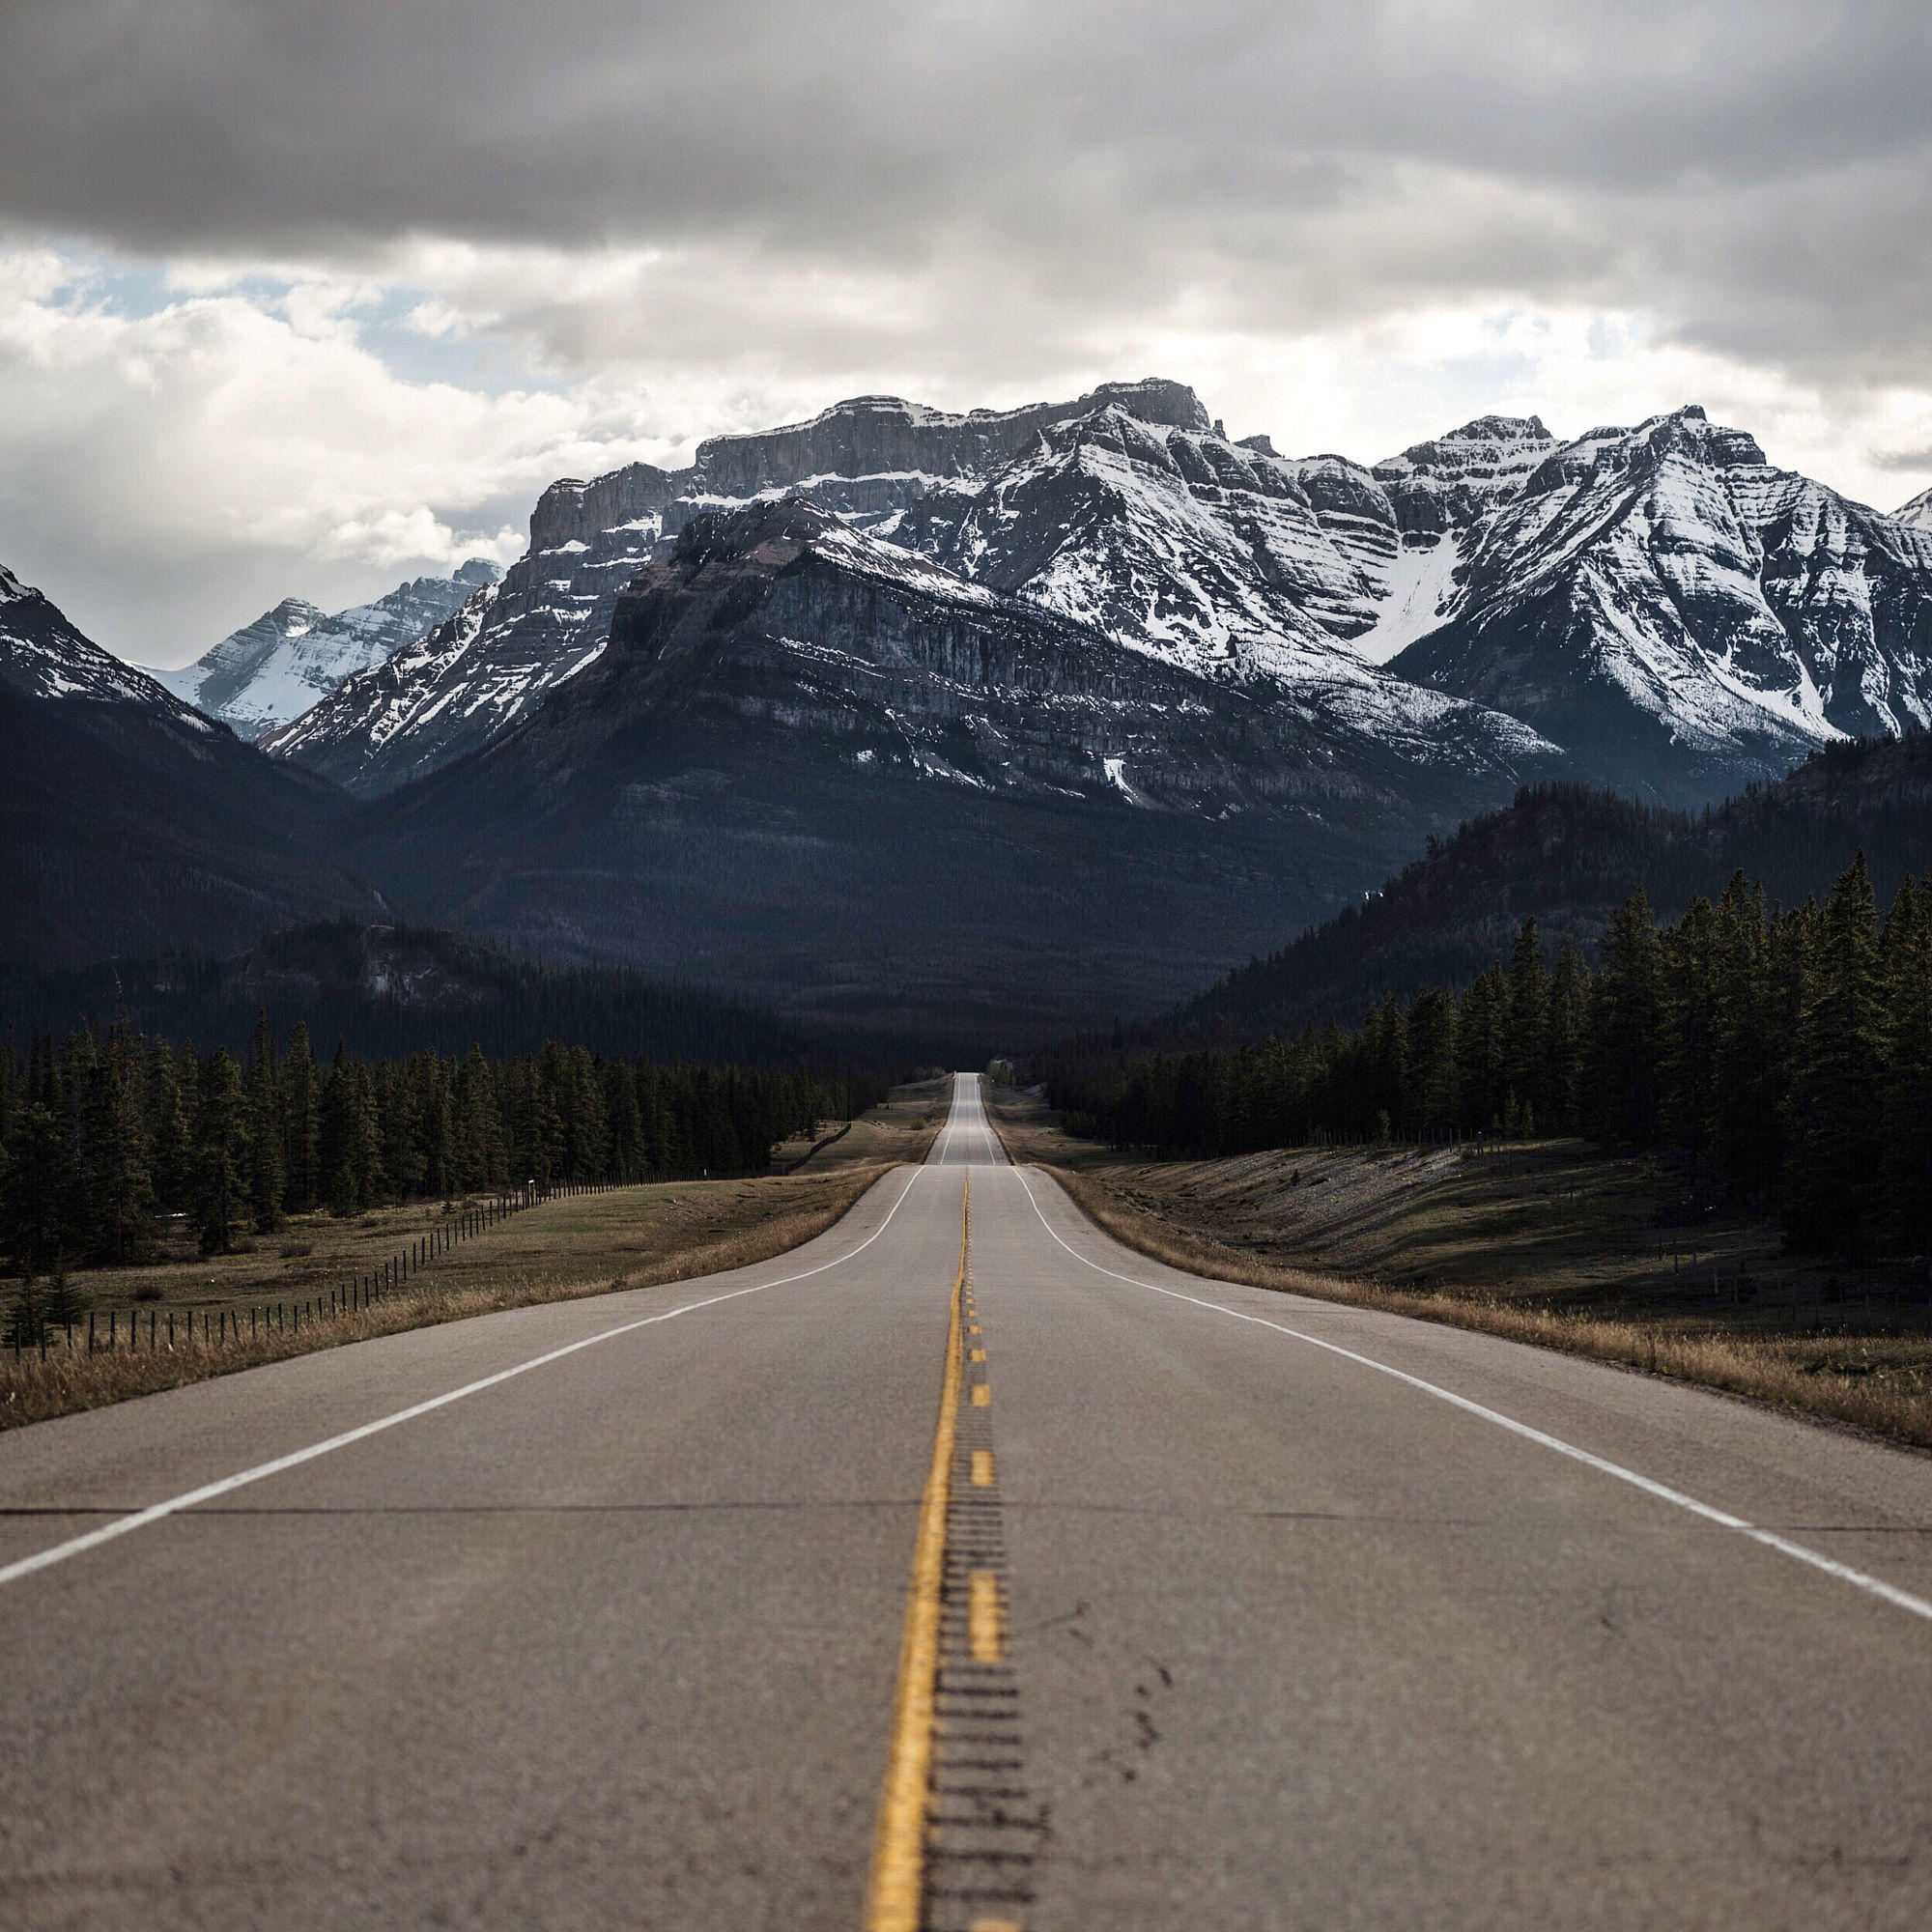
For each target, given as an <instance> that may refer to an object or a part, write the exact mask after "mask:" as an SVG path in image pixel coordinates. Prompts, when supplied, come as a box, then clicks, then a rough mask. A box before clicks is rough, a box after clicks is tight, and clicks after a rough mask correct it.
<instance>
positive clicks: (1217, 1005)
mask: <svg viewBox="0 0 1932 1932" xmlns="http://www.w3.org/2000/svg"><path fill="white" fill-rule="evenodd" d="M1861 849H1862V850H1863V851H1864V852H1865V854H1866V858H1867V862H1868V864H1869V865H1870V867H1871V871H1872V877H1873V883H1874V885H1875V887H1876V888H1877V890H1878V893H1879V895H1880V898H1881V901H1883V900H1885V899H1887V898H1889V895H1890V894H1891V893H1892V892H1893V891H1894V890H1895V889H1896V887H1897V885H1898V882H1899V880H1900V879H1901V878H1902V877H1903V876H1905V874H1906V873H1908V872H1911V873H1913V874H1915V875H1919V874H1923V873H1925V872H1926V871H1928V870H1932V734H1927V733H1924V732H1914V733H1912V734H1910V735H1909V736H1906V737H1904V738H1901V739H1881V740H1876V741H1866V742H1861V743H1856V744H1850V745H1842V746H1834V747H1833V748H1831V749H1829V750H1827V751H1823V752H1820V753H1816V754H1814V755H1813V756H1812V757H1811V758H1809V759H1808V760H1806V762H1805V763H1804V764H1803V765H1801V766H1800V767H1799V768H1798V769H1797V770H1796V771H1794V772H1793V773H1792V774H1791V775H1790V776H1789V777H1788V778H1786V779H1784V780H1782V781H1780V782H1778V783H1776V784H1775V785H1766V786H1759V787H1753V788H1751V789H1749V790H1747V791H1746V792H1744V793H1742V794H1741V795H1740V796H1738V797H1737V798H1734V799H1732V800H1730V801H1728V802H1727V803H1726V804H1725V805H1723V806H1721V807H1719V808H1718V809H1717V810H1712V811H1709V812H1705V813H1701V814H1697V815H1694V816H1693V815H1692V814H1690V813H1688V812H1682V811H1671V810H1662V809H1661V808H1658V807H1654V806H1645V805H1640V804H1635V803H1633V802H1632V801H1630V800H1628V799H1623V798H1619V797H1616V796H1615V795H1613V794H1611V793H1607V792H1601V791H1594V790H1591V789H1589V788H1587V787H1584V786H1580V785H1572V784H1552V785H1542V786H1536V787H1533V788H1526V789H1525V790H1524V791H1523V792H1521V793H1520V795H1519V796H1518V798H1517V799H1516V801H1515V802H1514V803H1513V804H1512V805H1510V806H1509V807H1508V808H1507V809H1505V810H1500V811H1495V812H1491V813H1488V814H1485V815H1484V816H1482V817H1480V818H1477V819H1474V820H1472V821H1471V822H1470V823H1468V824H1466V825H1464V826H1463V828H1462V829H1461V830H1460V831H1458V832H1457V833H1456V835H1455V836H1454V837H1453V838H1447V839H1443V840H1439V841H1437V840H1432V841H1431V843H1430V848H1429V850H1428V852H1427V853H1426V854H1425V856H1424V857H1422V858H1420V859H1418V860H1416V861H1415V862H1414V863H1412V864H1411V865H1409V866H1408V867H1406V868H1405V869H1404V870H1403V871H1402V872H1400V873H1399V874H1397V875H1396V876H1394V877H1392V878H1390V879H1389V880H1388V881H1387V882H1386V883H1385V884H1384V885H1383V887H1382V888H1381V890H1380V891H1379V892H1378V893H1375V894H1372V895H1370V896H1369V897H1368V898H1367V899H1366V900H1365V902H1364V903H1363V904H1362V905H1361V906H1360V907H1359V908H1350V910H1348V911H1346V912H1343V913H1341V914H1340V915H1338V916H1337V917H1336V918H1334V919H1332V920H1329V921H1327V922H1325V923H1322V924H1321V925H1318V926H1315V927H1313V928H1311V929H1310V930H1309V931H1308V932H1306V933H1304V934H1302V935H1301V936H1300V937H1299V938H1297V939H1295V940H1294V941H1293V942H1292V943H1291V944H1290V945H1288V946H1286V947H1284V948H1283V949H1281V950H1280V951H1279V952H1273V953H1270V954H1269V955H1267V956H1266V957H1264V958H1260V959H1257V960H1255V961H1254V962H1253V963H1251V964H1250V965H1248V966H1245V967H1242V968H1240V969H1239V970H1237V971H1236V972H1234V973H1232V974H1230V975H1229V976H1228V977H1227V978H1226V979H1224V980H1221V981H1220V982H1219V983H1218V984H1216V985H1215V986H1214V987H1212V988H1211V989H1210V990H1209V991H1208V992H1207V993H1205V994H1203V995H1202V996H1201V997H1200V998H1198V999H1195V1000H1193V1001H1190V1002H1189V1003H1188V1004H1187V1005H1185V1006H1183V1007H1181V1008H1180V1009H1178V1010H1177V1011H1176V1012H1175V1013H1174V1014H1172V1015H1170V1016H1169V1018H1168V1019H1167V1020H1166V1021H1164V1022H1162V1030H1164V1031H1165V1030H1172V1031H1177V1032H1183V1033H1185V1032H1196V1031H1204V1030H1205V1031H1230V1032H1257V1031H1261V1030H1264V1029H1267V1028H1280V1029H1283V1030H1289V1031H1293V1030H1295V1029H1298V1028H1300V1027H1303V1026H1306V1025H1310V1024H1314V1023H1317V1022H1320V1021H1322V1020H1326V1019H1341V1020H1344V1021H1349V1022H1352V1021H1354V1020H1356V1019H1359V1018H1360V1016H1361V1015H1362V1013H1363V1012H1364V1011H1365V1010H1366V1009H1368V1008H1369V1007H1370V1006H1372V1005H1373V1004H1374V1003H1375V1002H1376V1001H1378V1000H1379V999H1380V998H1381V996H1382V995H1383V994H1384V993H1388V992H1393V993H1395V994H1396V995H1397V996H1398V997H1402V998H1406V997H1408V996H1409V995H1411V994H1413V993H1414V992H1416V991H1418V990H1419V989H1420V988H1421V987H1423V986H1426V985H1463V984H1466V983H1467V982H1468V981H1469V980H1472V979H1473V978H1474V977H1475V976H1476V974H1478V973H1480V972H1481V971H1482V970H1483V969H1484V968H1485V967H1487V966H1489V965H1490V964H1491V963H1492V961H1494V960H1495V959H1497V958H1499V957H1502V956H1505V955H1506V954H1507V953H1508V952H1509V946H1510V938H1511V935H1512V933H1513V932H1514V930H1515V928H1516V927H1517V926H1518V925H1519V924H1520V923H1521V922H1522V920H1524V919H1525V918H1528V917H1530V916H1532V915H1533V916H1534V917H1535V919H1536V921H1537V923H1538V925H1539V927H1540V928H1541V929H1542V931H1543V933H1544V936H1545V938H1546V940H1548V941H1550V942H1551V943H1555V942H1559V941H1560V940H1561V939H1562V938H1565V937H1572V938H1575V939H1576V940H1577V942H1578V944H1579V945H1581V946H1583V947H1584V948H1585V950H1586V951H1587V950H1589V949H1590V948H1592V947H1594V945H1595V943H1596V941H1597V939H1598V937H1599V936H1600V934H1601V933H1602V931H1603V929H1604V926H1605V923H1606V921H1607V919H1608V916H1609V914H1610V912H1611V911H1612V910H1613V909H1614V908H1615V907H1616V906H1617V905H1618V904H1620V903H1621V902H1622V901H1623V900H1624V899H1626V898H1628V897H1629V896H1630V895H1631V894H1632V893H1633V892H1634V891H1636V890H1637V889H1638V888H1639V887H1641V888H1642V889H1643V890H1644V892H1645V893H1647V894H1648V895H1649V897H1650V900H1651V903H1652V905H1653V907H1654V908H1655V909H1656V910H1657V911H1658V913H1659V914H1660V915H1661V916H1663V917H1670V918H1674V917H1675V916H1676V915H1677V914H1678V913H1680V912H1681V911H1682V910H1683V908H1684V906H1685V904H1686V903H1687V902H1688V901H1689V900H1690V898H1691V897H1692V895H1696V894H1699V893H1701V894H1703V895H1705V896H1706V897H1710V898H1715V897H1716V896H1717V895H1719V893H1721V892H1722V891H1723V889H1724V886H1725V885H1726V883H1727V882H1728V881H1729V879H1730V877H1731V875H1732V873H1733V872H1735V871H1738V870H1743V871H1744V872H1745V873H1746V874H1747V876H1748V877H1750V878H1752V879H1758V880H1762V881H1763V883H1764V887H1765V891H1766V893H1767V894H1768V895H1770V896H1771V897H1773V898H1774V899H1776V900H1780V901H1782V902H1783V903H1785V904H1787V905H1789V904H1796V903H1798V902H1799V901H1801V900H1803V899H1804V898H1806V897H1809V896H1812V895H1822V894H1824V893H1827V892H1829V891H1830V889H1831V886H1832V883H1833V880H1834V879H1835V878H1836V877H1837V875H1838V874H1839V873H1840V872H1841V871H1842V870H1843V869H1844V867H1846V865H1847V864H1848V863H1849V862H1850V860H1851V858H1852V856H1853V855H1854V853H1856V852H1858V851H1859V850H1861Z"/></svg>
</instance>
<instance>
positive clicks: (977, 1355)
mask: <svg viewBox="0 0 1932 1932" xmlns="http://www.w3.org/2000/svg"><path fill="white" fill-rule="evenodd" d="M966 1359H967V1360H968V1361H969V1362H983V1361H984V1360H985V1359H986V1351H985V1350H983V1349H975V1350H973V1352H972V1353H971V1354H970V1355H968V1356H967V1357H966Z"/></svg>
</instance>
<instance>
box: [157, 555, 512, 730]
mask: <svg viewBox="0 0 1932 1932" xmlns="http://www.w3.org/2000/svg"><path fill="white" fill-rule="evenodd" d="M501 575H502V573H501V572H500V571H499V570H498V569H497V566H496V565H495V564H494V563H492V562H490V561H489V560H488V559H487V558H484V557H470V558H469V560H468V561H467V562H465V563H463V564H462V565H460V566H459V567H458V568H457V570H456V571H455V573H454V574H453V575H452V576H449V577H446V578H444V577H417V578H412V579H408V580H406V581H405V582H401V583H399V584H397V585H396V587H395V588H394V589H393V590H390V591H387V592H385V593H384V595H383V596H381V597H378V598H375V599H373V600H372V601H371V602H369V603H367V604H353V605H351V606H350V607H349V608H348V609H347V610H344V611H335V612H334V613H333V614H331V613H329V612H327V611H323V610H322V609H320V608H319V607H318V606H316V605H314V604H311V603H309V602H308V600H307V599H306V598H302V597H285V598H283V599H282V601H281V602H280V603H279V604H277V605H275V606H274V607H273V608H272V609H270V610H268V611H264V612H263V613H262V614H261V615H260V616H259V617H257V618H256V619H255V620H254V622H253V623H250V624H244V625H243V626H242V627H241V629H240V630H239V631H232V632H230V633H229V635H228V636H227V637H225V638H223V639H221V641H220V642H219V643H218V644H214V645H213V646H211V647H210V648H209V649H208V650H206V651H204V652H203V653H202V655H201V656H200V657H198V658H196V659H195V660H194V662H193V663H192V664H188V665H184V666H182V667H181V668H179V669H175V670H155V671H151V672H150V675H151V676H153V677H154V678H155V679H156V681H157V682H159V683H160V684H162V685H164V686H165V687H166V688H167V689H168V690H169V691H171V692H173V693H174V695H175V696H177V697H180V698H182V699H184V700H185V701H186V702H187V703H189V704H192V705H193V706H194V707H195V708H196V709H197V710H199V711H201V712H203V713H205V714H206V715H207V716H209V717H212V718H217V719H219V720H220V721H221V722H222V723H223V724H224V725H228V726H230V727H231V728H232V729H233V730H234V731H235V732H236V733H237V735H238V736H240V737H242V738H246V739H249V740H251V741H253V740H260V739H261V738H263V737H266V736H267V735H268V734H269V733H270V732H271V731H273V730H274V729H275V728H276V727H277V726H279V725H286V724H288V723H290V722H291V721H292V720H294V719H296V718H298V717H299V716H300V715H301V714H302V713H303V712H304V711H306V710H308V709H309V708H310V707H311V706H312V705H314V704H315V703H317V702H318V701H319V700H320V699H322V698H324V697H326V696H328V694H329V693H330V692H332V691H334V690H335V689H337V687H338V686H340V685H342V684H343V683H345V682H346V681H347V680H348V679H349V678H351V677H354V676H355V675H356V674H357V673H358V672H360V671H364V670H370V669H373V668H376V667H377V666H379V665H382V664H384V663H386V662H387V660H388V659H389V658H390V657H392V656H393V655H394V654H395V652H397V651H398V650H400V649H401V648H402V647H403V646H404V645H406V644H408V643H411V642H413V641H414V639H417V638H419V637H421V636H422V634H423V633H424V632H425V631H427V630H429V629H431V628H432V627H433V626H434V625H436V624H439V623H440V622H441V621H442V619H443V618H445V617H446V616H448V615H449V614H450V612H451V611H453V610H455V609H456V607H457V606H458V605H460V604H461V603H463V602H464V600H465V599H466V598H468V597H469V594H470V593H471V591H473V590H475V589H477V588H478V587H480V586H481V585H483V584H486V583H492V582H496V581H497V578H499V577H500V576H501Z"/></svg>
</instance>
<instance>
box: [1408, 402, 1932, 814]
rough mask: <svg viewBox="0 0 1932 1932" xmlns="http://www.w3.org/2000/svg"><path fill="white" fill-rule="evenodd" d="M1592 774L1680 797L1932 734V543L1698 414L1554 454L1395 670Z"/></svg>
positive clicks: (1487, 533) (1466, 557)
mask: <svg viewBox="0 0 1932 1932" xmlns="http://www.w3.org/2000/svg"><path fill="white" fill-rule="evenodd" d="M1392 668H1394V669H1396V670H1397V671H1400V672H1401V673H1402V674H1404V675H1405V676H1407V677H1412V678H1414V679H1415V680H1416V681H1417V682H1419V683H1425V684H1428V685H1430V686H1431V687H1433V688H1435V689H1436V690H1441V691H1449V692H1454V693H1456V694H1457V695H1458V696H1464V697H1470V698H1474V699H1476V700H1477V701H1479V702H1482V703H1486V704H1492V705H1495V706H1497V707H1499V708H1505V709H1507V710H1509V711H1511V712H1512V713H1514V714H1515V715H1516V716H1517V717H1519V718H1521V719H1523V720H1525V721H1526V722H1527V723H1529V724H1531V725H1535V726H1536V727H1537V728H1538V729H1539V730H1541V731H1543V732H1544V733H1545V734H1547V735H1548V736H1549V737H1552V738H1554V739H1556V740H1557V741H1558V742H1560V743H1561V744H1562V745H1564V747H1565V748H1566V749H1567V750H1568V751H1569V752H1570V753H1572V754H1573V756H1574V757H1575V758H1576V759H1577V763H1578V766H1579V769H1580V770H1582V771H1583V772H1584V773H1586V774H1587V775H1589V776H1591V777H1593V778H1596V779H1598V780H1599V781H1604V782H1606V783H1609V784H1612V785H1615V786H1618V787H1619V788H1630V787H1648V788H1649V789H1651V790H1653V791H1655V792H1657V793H1658V794H1660V795H1662V796H1664V797H1669V798H1674V799H1686V798H1698V797H1712V796H1718V795H1721V794H1723V793H1725V792H1730V791H1736V790H1739V789H1741V788H1742V786H1743V784H1744V783H1745V782H1746V781H1748V780H1752V779H1759V778H1772V777H1776V776H1778V775H1780V774H1781V773H1783V772H1784V771H1785V770H1787V769H1788V768H1789V767H1790V766H1791V765H1792V764H1793V763H1795V762H1796V761H1797V760H1798V759H1799V758H1800V757H1802V756H1803V755H1804V753H1806V752H1807V751H1810V750H1812V749H1814V748H1815V747H1817V746H1818V745H1820V744H1823V743H1827V742H1830V741H1833V740H1834V739H1839V738H1843V737H1845V736H1847V735H1857V734H1867V735H1871V734H1880V735H1883V734H1893V733H1896V732H1898V731H1901V730H1903V729H1905V728H1907V727H1908V726H1912V725H1926V724H1928V723H1932V530H1928V529H1925V528H1916V527H1913V526H1909V525H1906V524H1903V523H1901V522H1899V521H1897V520H1896V519H1893V518H1889V517H1884V516H1880V515H1879V514H1878V513H1877V512H1875V511H1872V510H1869V509H1866V508H1865V507H1864V506H1863V505H1861V504H1859V503H1854V502H1852V501H1850V500H1848V499H1847V498H1845V497H1840V496H1838V495H1837V494H1836V493H1835V492H1833V491H1832V490H1828V489H1826V488H1825V487H1824V486H1823V485H1821V484H1817V483H1814V482H1811V481H1810V480H1809V479H1808V478H1805V477H1804V476H1800V475H1797V474H1796V473H1794V472H1792V471H1790V470H1784V469H1775V468H1773V467H1772V466H1771V465H1770V464H1768V463H1767V462H1766V461H1765V458H1764V454H1763V452H1762V451H1761V450H1760V449H1759V448H1758V446H1757V444H1756V443H1755V442H1754V441H1753V440H1751V438H1750V437H1748V436H1747V435H1746V434H1744V433H1743V432H1742V431H1738V430H1731V429H1724V428H1720V427H1719V426H1717V425H1714V424H1712V423H1710V422H1709V421H1707V420H1706V418H1705V415H1704V412H1703V411H1702V410H1700V409H1697V408H1695V407H1694V406H1693V407H1691V408H1688V409H1683V410H1679V411H1676V412H1673V413H1671V414H1669V415H1662V416H1656V417H1653V418H1651V419H1650V420H1649V421H1647V422H1644V423H1641V424H1639V425H1638V426H1637V427H1636V428H1634V429H1604V430H1594V431H1592V432H1591V433H1590V434H1589V435H1587V436H1584V437H1579V438H1577V440H1575V441H1573V442H1569V443H1565V444H1563V445H1561V446H1560V447H1557V448H1554V449H1552V450H1550V451H1549V452H1548V454H1547V455H1546V456H1545V457H1544V458H1543V460H1542V461H1541V462H1540V463H1539V464H1538V465H1537V466H1536V468H1535V469H1533V471H1532V472H1531V473H1530V474H1529V476H1528V477H1527V478H1526V479H1525V480H1524V481H1523V483H1522V484H1521V487H1520V489H1519V490H1518V491H1516V493H1515V494H1514V495H1512V496H1509V497H1506V498H1505V499H1504V500H1503V501H1502V502H1501V503H1500V504H1499V505H1498V506H1496V507H1495V508H1494V509H1492V511H1491V512H1490V513H1489V514H1488V515H1487V516H1486V517H1484V518H1481V519H1480V520H1479V521H1478V522H1477V523H1476V524H1475V525H1474V526H1472V527H1471V529H1470V531H1469V532H1468V535H1467V538H1466V540H1465V548H1464V550H1463V561H1462V562H1460V563H1459V565H1458V567H1457V569H1456V572H1455V577H1454V582H1453V584H1452V586H1451V588H1450V592H1449V595H1448V597H1447V598H1446V601H1445V603H1444V606H1443V608H1442V610H1441V612H1440V621H1439V622H1438V623H1437V624H1436V625H1435V627H1434V628H1433V629H1431V630H1429V631H1428V632H1426V633H1425V634H1424V635H1422V636H1421V637H1420V638H1419V639H1417V640H1416V641H1415V642H1414V643H1412V644H1410V645H1409V646H1408V647H1407V649H1406V650H1405V651H1404V652H1403V654H1402V655H1401V656H1400V657H1399V658H1397V659H1396V660H1395V661H1394V664H1393V667H1392Z"/></svg>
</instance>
